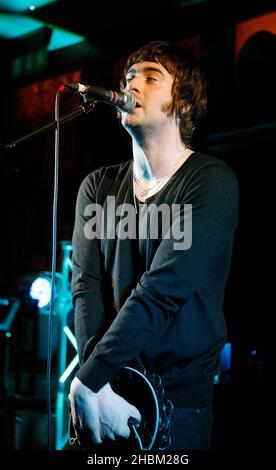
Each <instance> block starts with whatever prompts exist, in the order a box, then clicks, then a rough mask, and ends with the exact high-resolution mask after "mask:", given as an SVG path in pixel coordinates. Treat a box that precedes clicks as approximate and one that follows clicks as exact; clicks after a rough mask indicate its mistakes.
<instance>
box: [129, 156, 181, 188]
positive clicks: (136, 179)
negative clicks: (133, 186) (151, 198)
mask: <svg viewBox="0 0 276 470" xmlns="http://www.w3.org/2000/svg"><path fill="white" fill-rule="evenodd" d="M184 153H185V150H184V152H182V154H181V157H180V158H179V159H178V160H177V162H176V163H175V164H174V166H173V167H172V170H171V171H170V173H169V174H168V175H166V176H163V177H162V178H159V179H158V180H157V181H156V183H154V185H153V186H151V187H149V188H145V186H143V185H142V183H141V181H140V180H139V179H138V178H137V176H136V174H135V172H134V165H133V179H134V180H135V181H136V183H137V184H138V185H139V186H140V187H141V188H142V191H141V193H140V196H141V197H145V196H147V194H148V193H149V192H150V191H152V190H153V189H154V188H156V187H157V186H159V185H160V184H161V183H163V181H165V180H166V179H169V178H170V176H171V175H172V174H173V172H174V170H175V168H176V167H177V165H178V163H179V162H180V160H181V159H182V158H183V155H184Z"/></svg>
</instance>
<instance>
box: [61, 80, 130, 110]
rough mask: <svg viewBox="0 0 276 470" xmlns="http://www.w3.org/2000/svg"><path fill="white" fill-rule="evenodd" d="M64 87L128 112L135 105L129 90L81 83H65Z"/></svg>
mask: <svg viewBox="0 0 276 470" xmlns="http://www.w3.org/2000/svg"><path fill="white" fill-rule="evenodd" d="M64 87H65V88H67V89H68V90H71V91H74V92H76V93H80V94H81V95H85V96H86V97H87V98H92V99H95V100H97V101H103V102H104V103H108V104H111V105H112V106H116V108H119V109H120V110H121V111H124V112H126V113H130V112H131V111H132V110H133V109H134V108H135V105H136V99H135V96H134V95H132V94H131V93H129V92H124V93H118V92H117V91H112V90H106V89H105V88H100V87H97V86H90V85H82V84H81V83H65V85H64Z"/></svg>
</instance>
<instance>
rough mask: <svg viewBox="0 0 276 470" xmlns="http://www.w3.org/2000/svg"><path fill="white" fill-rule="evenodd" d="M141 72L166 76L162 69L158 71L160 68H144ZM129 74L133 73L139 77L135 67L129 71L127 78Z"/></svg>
mask: <svg viewBox="0 0 276 470" xmlns="http://www.w3.org/2000/svg"><path fill="white" fill-rule="evenodd" d="M140 72H157V73H159V74H160V75H162V77H164V74H163V72H162V70H160V69H158V68H156V67H143V68H142V69H141V70H140ZM129 73H133V74H135V75H137V73H138V71H137V69H135V68H134V67H133V68H131V69H129V70H128V71H127V74H126V76H127V75H128V74H129Z"/></svg>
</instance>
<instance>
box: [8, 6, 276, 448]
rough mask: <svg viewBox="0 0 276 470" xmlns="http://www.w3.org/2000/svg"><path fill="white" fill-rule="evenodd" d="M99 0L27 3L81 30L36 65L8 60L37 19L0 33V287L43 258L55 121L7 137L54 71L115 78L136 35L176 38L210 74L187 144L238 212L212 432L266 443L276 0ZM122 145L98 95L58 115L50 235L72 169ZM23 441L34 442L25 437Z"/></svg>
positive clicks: (46, 17) (34, 121) (34, 107)
mask: <svg viewBox="0 0 276 470" xmlns="http://www.w3.org/2000/svg"><path fill="white" fill-rule="evenodd" d="M88 3H90V2H88ZM101 3H102V4H100V2H93V7H92V10H91V12H90V13H89V14H88V10H87V9H86V7H85V2H80V5H79V7H78V8H68V4H69V3H68V2H65V1H63V0H60V1H57V2H55V3H53V4H51V5H49V6H47V7H44V8H39V9H37V10H35V12H33V13H30V12H28V13H26V14H28V15H30V14H31V15H32V16H33V17H34V18H37V19H39V20H42V21H44V22H45V23H49V24H54V25H57V26H60V27H63V28H65V29H67V30H70V31H73V32H75V33H78V34H81V35H83V36H85V38H86V39H85V40H84V41H83V42H82V43H80V44H77V45H74V46H70V47H67V48H63V49H59V50H56V51H54V52H49V53H48V54H47V66H46V67H45V69H44V70H42V71H38V72H35V71H34V72H30V73H28V74H25V75H22V76H17V77H13V76H12V73H11V70H12V67H11V64H12V61H13V60H14V59H15V58H16V57H20V56H23V55H24V54H27V53H33V52H35V51H36V50H41V49H43V48H45V45H47V41H49V35H50V34H51V33H50V32H49V30H48V29H47V27H45V28H44V30H43V31H40V32H39V33H34V34H33V35H29V36H27V37H22V38H19V39H17V40H6V39H0V51H1V56H2V59H3V60H2V61H1V65H0V68H1V74H0V77H1V78H0V86H1V89H2V100H1V104H2V106H1V111H2V112H1V126H0V132H1V134H0V141H1V143H2V146H3V147H2V151H1V154H0V170H1V172H0V194H1V197H0V211H1V219H0V220H1V231H0V237H1V248H2V249H1V268H0V297H12V296H15V294H16V292H17V289H18V283H19V279H20V277H21V276H25V275H27V274H30V273H34V272H39V271H44V270H46V271H48V270H50V267H51V228H52V217H51V210H52V198H53V161H54V132H53V131H49V132H47V133H46V134H44V135H42V136H39V137H36V138H34V139H32V140H31V141H29V142H28V143H25V144H22V145H20V146H18V147H17V148H16V149H14V150H11V151H7V150H6V149H5V145H7V144H8V143H9V142H11V141H12V140H13V139H15V138H17V137H18V136H21V135H23V134H24V133H26V132H29V131H31V130H33V129H35V128H36V127H38V126H39V125H41V124H44V123H46V122H48V121H50V120H52V119H53V117H54V99H55V94H56V91H57V88H58V87H59V86H60V85H61V84H62V83H65V82H69V81H80V80H81V81H82V82H83V83H89V84H92V83H94V84H96V85H98V86H103V87H105V88H109V87H110V88H112V89H115V90H118V89H119V85H118V83H119V76H120V70H121V69H122V66H123V64H124V60H125V58H126V57H127V55H128V54H129V53H130V52H132V51H133V50H134V49H135V48H137V47H139V46H141V45H143V44H144V43H145V42H146V41H148V40H159V39H164V40H166V39H174V40H177V41H183V42H184V43H185V44H187V45H188V46H190V47H192V49H193V50H194V52H195V54H196V55H197V56H198V57H199V58H200V61H201V62H202V64H203V66H204V67H205V69H206V71H207V73H208V75H209V111H208V114H207V116H206V117H205V118H204V120H203V121H202V122H201V124H200V125H199V128H198V130H197V132H196V135H195V138H194V147H195V148H196V149H198V150H201V151H203V152H206V153H209V154H211V155H214V156H218V157H219V158H222V159H223V160H224V161H226V162H227V163H228V164H229V165H230V166H231V167H232V168H233V170H234V172H235V173H236V175H237V177H238V180H239V184H240V218H239V226H238V229H237V232H236V238H235V245H234V252H233V261H232V266H231V272H230V276H229V282H228V285H227V290H226V296H225V315H226V318H227V323H228V328H229V342H231V343H232V352H233V354H232V369H231V379H230V381H228V382H227V383H226V382H225V383H223V381H222V383H220V384H218V386H217V388H216V402H215V403H216V410H217V423H216V428H215V443H216V446H217V448H219V449H225V448H228V449H229V448H230V449H231V448H244V449H253V448H269V447H272V435H271V426H272V423H273V419H274V418H273V411H272V409H273V406H274V405H273V403H274V400H275V399H274V397H273V389H272V377H273V373H274V362H275V361H274V351H273V348H272V344H273V340H274V337H273V336H274V335H273V331H274V330H273V327H272V323H273V322H272V318H273V312H272V305H273V303H272V300H273V299H272V298H273V287H274V286H273V285H272V274H271V273H273V268H274V264H273V262H272V255H273V252H274V250H273V242H272V240H273V237H272V225H274V224H273V218H274V216H273V214H274V212H275V210H274V203H273V196H274V186H275V183H274V172H273V167H274V161H273V160H274V158H275V147H276V134H275V130H276V117H275V105H276V87H275V83H276V76H275V75H276V74H275V60H276V36H275V33H276V8H275V5H273V2H269V1H259V2H258V1H252V2H250V4H249V3H247V2H240V4H239V5H238V4H237V2H230V1H229V2H228V1H225V2H212V1H202V2H192V1H190V2H189V1H187V2H185V1H182V2H181V1H173V2H167V5H166V2H165V3H164V4H162V5H160V4H158V3H157V2H150V3H149V2H144V1H141V0H140V1H139V3H138V2H137V3H136V4H135V5H134V6H133V8H132V9H131V12H130V4H129V2H124V1H123V2H120V6H119V5H118V6H116V2H114V3H112V4H111V5H109V4H107V3H106V2H101ZM66 4H67V6H66ZM112 5H113V6H112ZM82 6H83V8H82ZM89 11H90V10H89ZM267 15H271V16H270V21H268V19H267V18H268V16H267ZM114 19H115V20H114ZM254 19H255V20H256V21H255V22H254V23H253V26H252V23H250V20H254ZM268 24H269V25H270V26H268ZM250 28H251V29H250ZM246 30H248V31H249V33H248V37H247V39H245V40H244V39H242V38H243V36H242V34H244V31H246ZM77 105H78V97H75V96H70V95H65V96H64V97H63V98H62V101H61V109H62V111H67V110H70V109H72V108H73V107H75V106H77ZM129 158H131V146H130V140H129V138H128V136H127V135H126V134H125V133H124V131H123V130H122V129H121V127H120V124H119V121H118V120H117V119H116V111H115V109H113V108H111V107H109V106H108V105H104V104H98V105H97V106H96V108H95V110H94V111H93V112H92V113H90V114H89V115H87V116H84V117H80V118H78V119H76V120H74V121H71V122H70V123H67V124H64V125H63V126H62V130H61V151H60V177H59V183H60V187H59V202H58V241H59V242H61V241H62V240H70V239H71V236H72V229H73V223H74V210H75V201H76V195H77V191H78V188H79V185H80V183H81V181H82V179H83V178H84V177H85V176H86V175H87V174H88V173H89V172H91V171H93V170H94V169H97V168H99V167H100V166H107V165H110V164H115V163H119V162H122V161H126V160H128V159H129ZM273 241H274V240H273ZM58 256H60V249H59V252H58ZM58 259H59V258H58ZM59 267H60V266H59ZM252 351H253V353H252ZM254 351H255V353H254ZM32 445H33V447H35V446H36V445H37V446H39V445H40V444H38V443H35V444H30V443H29V444H28V446H29V447H32ZM22 446H23V447H24V444H22ZM7 447H12V444H11V443H9V442H8V443H7Z"/></svg>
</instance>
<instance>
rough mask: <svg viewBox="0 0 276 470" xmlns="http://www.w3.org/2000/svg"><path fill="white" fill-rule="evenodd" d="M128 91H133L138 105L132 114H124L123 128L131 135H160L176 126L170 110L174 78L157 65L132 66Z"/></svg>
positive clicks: (151, 63)
mask: <svg viewBox="0 0 276 470" xmlns="http://www.w3.org/2000/svg"><path fill="white" fill-rule="evenodd" d="M126 83H127V85H126V88H125V91H128V90H129V91H131V92H132V93H133V95H134V96H135V98H136V100H137V105H136V107H135V108H134V110H133V111H132V112H131V113H125V112H123V113H122V125H123V126H124V127H125V128H126V129H127V130H128V132H129V133H130V134H132V135H134V136H135V135H136V136H139V134H142V135H144V134H145V133H146V132H155V133H156V132H158V131H161V132H162V129H163V130H164V129H165V128H166V126H168V125H169V124H171V123H172V122H174V123H175V118H174V116H169V113H168V110H169V109H170V105H171V102H172V84H173V77H172V75H170V74H169V72H168V71H167V70H166V69H165V68H164V67H163V66H162V65H161V64H158V63H155V62H140V63H137V64H134V65H132V66H131V68H130V69H129V70H128V73H127V75H126Z"/></svg>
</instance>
